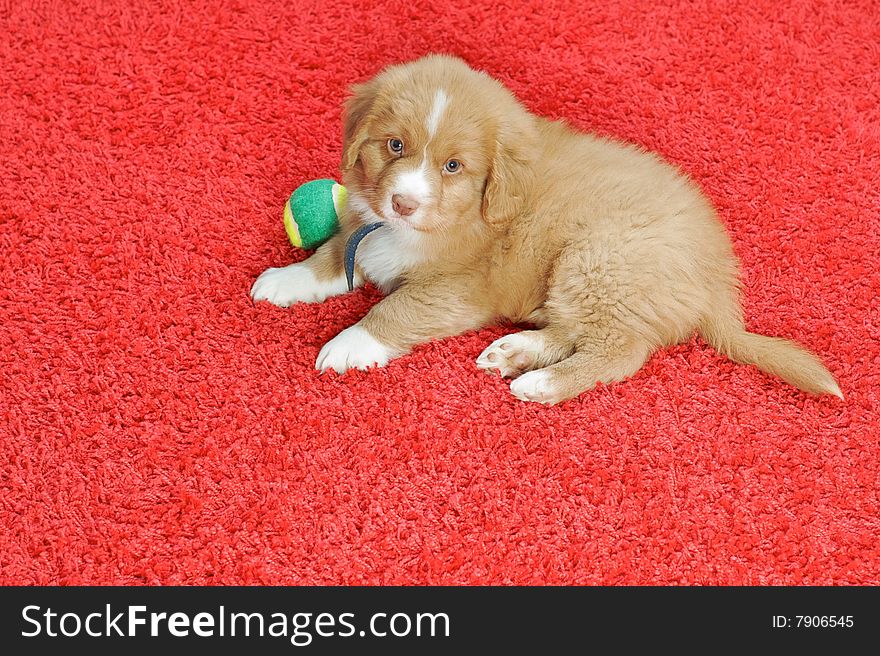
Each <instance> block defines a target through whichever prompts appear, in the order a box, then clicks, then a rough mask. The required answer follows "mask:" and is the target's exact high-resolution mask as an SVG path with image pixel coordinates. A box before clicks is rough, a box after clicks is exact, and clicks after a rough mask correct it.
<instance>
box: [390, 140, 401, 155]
mask: <svg viewBox="0 0 880 656" xmlns="http://www.w3.org/2000/svg"><path fill="white" fill-rule="evenodd" d="M388 150H390V151H391V152H392V153H393V154H394V155H400V154H401V153H402V152H403V142H402V141H401V140H400V139H394V138H391V139H389V140H388Z"/></svg>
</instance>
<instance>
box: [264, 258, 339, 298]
mask: <svg viewBox="0 0 880 656" xmlns="http://www.w3.org/2000/svg"><path fill="white" fill-rule="evenodd" d="M346 290H347V286H346V284H345V278H344V277H343V278H342V280H333V281H321V280H318V279H317V278H316V277H315V274H314V273H312V270H311V269H310V268H309V267H308V265H306V264H304V263H302V262H299V263H297V264H291V265H290V266H286V267H281V268H278V269H266V270H265V271H263V273H262V274H260V277H259V278H257V280H256V281H255V282H254V285H253V287H251V298H252V299H254V300H255V301H269V302H270V303H272V304H273V305H277V306H279V307H288V306H289V305H293V304H294V303H299V302H302V303H318V302H320V301H323V300H324V299H326V298H328V297H330V296H335V295H336V294H341V293H343V292H344V291H346Z"/></svg>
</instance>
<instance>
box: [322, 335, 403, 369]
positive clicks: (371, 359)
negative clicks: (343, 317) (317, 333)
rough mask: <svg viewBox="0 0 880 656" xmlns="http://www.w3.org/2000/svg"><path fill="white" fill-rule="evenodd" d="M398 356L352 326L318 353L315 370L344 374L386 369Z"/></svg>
mask: <svg viewBox="0 0 880 656" xmlns="http://www.w3.org/2000/svg"><path fill="white" fill-rule="evenodd" d="M396 355H398V353H396V352H395V351H393V350H392V349H390V348H388V347H387V346H385V345H384V344H382V343H381V342H379V341H378V340H377V339H376V338H375V337H373V336H372V335H371V334H370V333H368V332H367V331H366V330H364V329H363V328H361V327H360V326H352V327H351V328H346V329H345V330H343V331H342V332H341V333H339V334H338V335H337V336H336V337H334V338H333V339H331V340H330V341H329V342H327V343H326V344H324V348H322V349H321V352H320V353H318V359H317V361H316V362H315V369H318V370H319V371H327V370H328V369H333V370H334V371H335V372H336V373H339V374H342V373H345V372H346V371H348V370H349V369H368V368H370V367H384V366H385V365H386V364H388V361H389V360H391V359H392V358H393V357H395V356H396Z"/></svg>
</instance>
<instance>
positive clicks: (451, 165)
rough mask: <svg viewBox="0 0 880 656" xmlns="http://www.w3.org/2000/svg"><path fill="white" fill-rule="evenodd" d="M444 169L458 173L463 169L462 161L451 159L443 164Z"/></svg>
mask: <svg viewBox="0 0 880 656" xmlns="http://www.w3.org/2000/svg"><path fill="white" fill-rule="evenodd" d="M443 170H444V171H446V172H447V173H458V172H459V171H460V170H461V162H459V161H458V160H457V159H451V160H449V161H448V162H446V164H445V165H444V166H443Z"/></svg>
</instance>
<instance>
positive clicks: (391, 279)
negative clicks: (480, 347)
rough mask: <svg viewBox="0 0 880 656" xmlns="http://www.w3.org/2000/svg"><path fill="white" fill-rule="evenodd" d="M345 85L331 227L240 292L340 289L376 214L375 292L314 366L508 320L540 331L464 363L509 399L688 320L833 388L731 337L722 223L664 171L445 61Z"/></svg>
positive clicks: (748, 353)
mask: <svg viewBox="0 0 880 656" xmlns="http://www.w3.org/2000/svg"><path fill="white" fill-rule="evenodd" d="M353 91H354V95H353V97H352V98H351V99H350V100H349V101H348V104H347V106H346V117H345V126H344V137H343V153H342V181H343V184H344V185H345V186H346V187H347V188H348V191H349V203H348V207H347V210H346V212H345V213H344V216H342V217H341V229H340V231H339V232H338V233H337V234H336V235H335V236H334V237H333V238H331V239H330V241H328V242H327V243H326V244H324V245H323V246H321V247H320V248H319V249H318V250H317V251H316V252H315V254H314V255H313V256H312V257H310V258H309V259H308V260H306V261H305V262H302V263H297V264H292V265H290V266H288V267H284V268H279V269H268V270H267V271H265V272H264V273H263V274H262V275H261V276H260V277H259V278H258V279H257V281H256V282H255V283H254V286H253V288H252V290H251V296H252V297H253V299H254V300H263V299H265V300H268V301H270V302H271V303H274V304H276V305H280V306H288V305H290V304H292V303H295V302H299V301H304V302H318V301H322V300H324V299H325V298H327V297H329V296H334V295H337V294H343V293H345V292H346V291H347V286H346V281H345V275H344V270H343V250H344V246H345V243H346V241H347V239H348V237H349V236H350V235H351V234H352V232H353V231H354V230H355V229H357V227H359V226H360V225H362V224H364V223H372V222H375V221H384V222H386V223H387V227H385V228H383V229H381V230H378V231H376V232H373V233H372V234H370V235H369V236H368V237H366V238H365V239H364V241H363V242H362V244H361V245H360V247H359V249H358V253H357V270H356V277H355V281H356V283H357V284H358V285H360V284H363V282H364V280H369V281H371V282H373V283H374V284H376V285H377V286H378V287H379V288H380V289H382V290H383V291H384V292H385V293H386V294H387V296H386V298H384V299H383V300H382V301H381V302H379V303H378V304H377V305H376V306H375V307H373V308H372V309H371V310H370V312H369V313H368V314H367V315H366V316H365V317H364V318H363V319H362V320H361V321H359V322H357V323H356V324H355V325H354V326H352V327H350V328H347V329H345V330H343V331H342V332H341V333H340V334H339V335H337V336H336V337H335V338H333V339H332V340H330V341H329V342H328V343H327V344H326V345H325V346H324V347H323V348H322V349H321V352H320V354H319V355H318V359H317V363H316V368H317V369H319V370H321V371H324V370H327V369H333V370H335V371H337V372H339V373H342V372H344V371H346V370H348V369H351V368H358V369H365V368H368V367H371V366H383V365H385V364H386V363H387V362H388V361H389V360H391V359H392V358H395V357H398V356H400V355H403V354H404V353H406V352H407V351H409V350H410V349H411V348H412V347H413V346H414V345H416V344H420V343H423V342H426V341H428V340H431V339H436V338H440V337H446V336H449V335H456V334H459V333H462V332H465V331H467V330H472V329H476V328H479V327H481V326H484V325H486V324H489V323H491V322H493V321H496V320H498V319H508V320H510V321H513V322H527V323H531V324H533V325H534V326H535V327H536V328H535V329H534V330H523V331H521V332H517V333H514V334H511V335H507V336H505V337H502V338H500V339H498V340H496V341H495V342H493V343H492V344H490V345H489V347H488V348H486V350H485V351H483V353H482V354H481V355H480V356H479V357H478V358H477V366H478V367H480V368H482V369H485V370H486V371H488V372H492V373H500V374H501V375H502V376H505V377H511V378H513V379H514V380H513V382H512V383H511V385H510V389H511V391H512V392H513V394H514V395H515V396H516V397H517V398H520V399H522V400H525V401H537V402H541V403H558V402H560V401H563V400H565V399H569V398H571V397H574V396H577V395H578V394H580V393H581V392H583V391H585V390H588V389H591V388H592V387H594V386H595V385H596V384H597V383H599V382H601V383H610V382H613V381H619V380H622V379H624V378H627V377H628V376H631V375H632V374H633V373H635V372H636V371H637V370H638V369H639V368H640V367H641V366H642V365H643V364H644V362H645V360H646V359H647V358H648V356H649V355H650V354H651V353H652V352H653V351H655V350H656V349H658V348H660V347H663V346H667V345H672V344H676V343H679V342H681V341H683V340H687V339H688V338H689V337H690V336H691V335H692V334H693V332H694V331H695V330H697V331H699V332H700V333H701V334H702V335H703V337H704V338H705V339H706V340H707V341H708V342H709V343H710V344H712V345H713V346H714V347H715V348H716V349H718V350H719V351H721V352H722V353H725V354H727V355H728V356H729V357H731V358H732V359H734V360H736V361H737V362H742V363H750V364H754V365H756V366H758V367H759V368H761V369H763V370H764V371H767V372H769V373H772V374H775V375H777V376H779V377H780V378H782V379H783V380H785V381H788V382H789V383H791V384H792V385H794V386H796V387H799V388H800V389H802V390H805V391H808V392H812V393H816V394H835V395H837V396H841V393H840V389H839V387H838V386H837V383H836V382H835V381H834V378H833V377H832V375H831V374H830V373H829V372H828V370H827V369H825V368H824V367H823V366H822V365H821V364H820V362H819V361H818V360H817V359H816V358H815V357H814V356H813V355H811V354H810V353H808V352H807V351H806V350H804V349H803V348H801V347H799V346H797V345H796V344H794V343H793V342H790V341H788V340H785V339H780V338H774V337H764V336H761V335H756V334H754V333H749V332H746V330H745V327H744V324H743V316H742V310H741V308H740V303H739V295H738V290H739V280H738V276H739V267H738V262H737V260H736V258H735V256H734V254H733V250H732V248H731V245H730V241H729V239H728V237H727V234H726V233H725V231H724V229H723V227H722V225H721V223H720V222H719V220H718V218H717V217H716V214H715V211H714V210H713V208H712V207H711V205H710V204H709V202H708V201H707V199H706V198H705V196H704V195H703V194H702V193H701V192H700V191H699V189H698V188H697V187H696V186H695V185H694V184H693V183H692V182H690V181H689V180H688V179H687V178H686V177H685V176H684V175H683V174H682V173H680V172H679V171H678V170H676V169H675V168H674V167H673V166H671V165H669V164H667V163H665V162H663V161H662V160H661V159H660V158H658V157H657V156H655V155H652V154H650V153H646V152H643V151H641V150H639V149H638V148H636V147H633V146H629V145H625V144H621V143H617V142H614V141H611V140H608V139H603V138H599V137H596V136H592V135H588V134H581V133H577V132H575V131H573V130H572V129H571V128H569V127H568V126H567V125H565V124H564V123H561V122H551V121H549V120H546V119H543V118H540V117H537V116H534V115H532V114H530V113H529V112H528V111H526V109H525V108H524V107H523V106H522V105H521V104H520V103H519V102H518V101H517V100H516V99H515V98H514V96H513V95H512V94H511V93H510V92H509V91H508V90H507V89H506V88H505V87H504V86H502V85H501V84H500V83H499V82H497V81H496V80H493V79H492V78H490V77H489V76H487V75H485V74H484V73H481V72H477V71H474V70H472V69H471V68H469V67H468V66H467V65H466V64H465V63H464V62H462V61H461V60H458V59H454V58H451V57H446V56H429V57H426V58H424V59H420V60H418V61H415V62H413V63H409V64H404V65H398V66H392V67H390V68H388V69H386V70H384V71H383V72H382V73H380V74H379V75H378V76H376V77H375V78H374V79H372V80H371V81H369V82H367V83H365V84H361V85H357V86H355V87H354V89H353Z"/></svg>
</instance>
